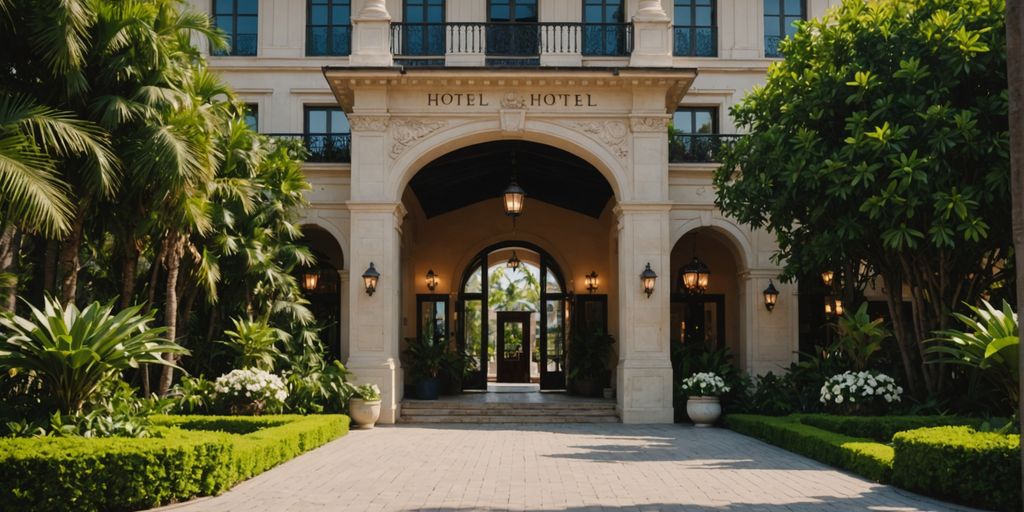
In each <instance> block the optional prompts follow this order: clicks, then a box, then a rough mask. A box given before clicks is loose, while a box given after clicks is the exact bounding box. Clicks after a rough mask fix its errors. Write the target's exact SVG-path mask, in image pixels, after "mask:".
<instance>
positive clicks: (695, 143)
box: [668, 133, 741, 164]
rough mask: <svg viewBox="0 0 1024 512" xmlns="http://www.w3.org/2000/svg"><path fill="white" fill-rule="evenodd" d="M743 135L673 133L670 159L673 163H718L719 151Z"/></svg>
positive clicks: (671, 135) (669, 153)
mask: <svg viewBox="0 0 1024 512" xmlns="http://www.w3.org/2000/svg"><path fill="white" fill-rule="evenodd" d="M740 137H741V135H725V134H720V133H673V134H670V135H669V136H668V161H669V163H673V164H693V163H717V162H719V161H720V160H719V159H718V152H719V150H721V149H722V147H723V146H725V145H727V144H731V143H733V142H734V141H736V140H737V139H739V138H740Z"/></svg>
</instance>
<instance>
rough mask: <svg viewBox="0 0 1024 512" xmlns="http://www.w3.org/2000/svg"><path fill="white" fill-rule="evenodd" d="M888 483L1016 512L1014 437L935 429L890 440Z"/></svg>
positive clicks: (1016, 443)
mask: <svg viewBox="0 0 1024 512" xmlns="http://www.w3.org/2000/svg"><path fill="white" fill-rule="evenodd" d="M893 445H894V447H895V449H896V458H895V460H894V461H893V473H892V478H893V483H895V484H896V485H898V486H900V487H903V488H904V489H908V490H911V491H914V492H920V493H922V494H928V495H931V496H935V497H937V498H941V499H945V500H949V501H953V502H956V503H962V504H964V505H970V506H974V507H983V508H986V509H993V510H1005V511H1017V510H1021V489H1020V477H1021V468H1020V436H1017V435H1005V434H996V433H992V432H976V431H974V430H973V429H971V428H968V427H935V428H923V429H918V430H911V431H909V432H900V433H898V434H896V435H895V436H894V437H893Z"/></svg>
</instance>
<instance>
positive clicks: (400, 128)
mask: <svg viewBox="0 0 1024 512" xmlns="http://www.w3.org/2000/svg"><path fill="white" fill-rule="evenodd" d="M444 125H445V121H423V120H420V119H396V120H394V121H393V122H392V123H391V138H392V139H393V140H394V141H395V143H394V145H392V146H391V158H395V157H397V156H398V155H400V154H402V152H403V151H405V150H406V148H408V147H409V146H411V145H413V144H414V143H415V142H416V141H418V140H420V139H422V138H423V137H426V136H427V135H430V134H431V133H434V132H435V131H437V130H439V129H441V127H442V126H444Z"/></svg>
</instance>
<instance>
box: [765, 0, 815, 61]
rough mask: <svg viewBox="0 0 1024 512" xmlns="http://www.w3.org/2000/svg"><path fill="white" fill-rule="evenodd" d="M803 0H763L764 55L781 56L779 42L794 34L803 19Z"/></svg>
mask: <svg viewBox="0 0 1024 512" xmlns="http://www.w3.org/2000/svg"><path fill="white" fill-rule="evenodd" d="M804 16H805V12H804V0H764V56H765V57H781V56H782V55H781V54H780V53H779V43H780V42H781V41H782V40H783V39H785V38H786V37H787V36H792V35H793V34H796V24H797V22H798V21H802V20H803V19H804Z"/></svg>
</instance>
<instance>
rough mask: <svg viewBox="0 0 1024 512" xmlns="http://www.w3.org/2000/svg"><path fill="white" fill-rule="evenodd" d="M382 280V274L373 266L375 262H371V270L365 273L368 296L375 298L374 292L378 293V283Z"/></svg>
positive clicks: (364, 281) (364, 279)
mask: <svg viewBox="0 0 1024 512" xmlns="http://www.w3.org/2000/svg"><path fill="white" fill-rule="evenodd" d="M379 280H380V272H377V269H376V268H375V267H374V266H373V262H372V261H371V262H370V268H367V269H366V272H363V285H364V286H366V294H367V295H369V296H371V297H372V296H373V292H375V291H377V282H378V281H379Z"/></svg>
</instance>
